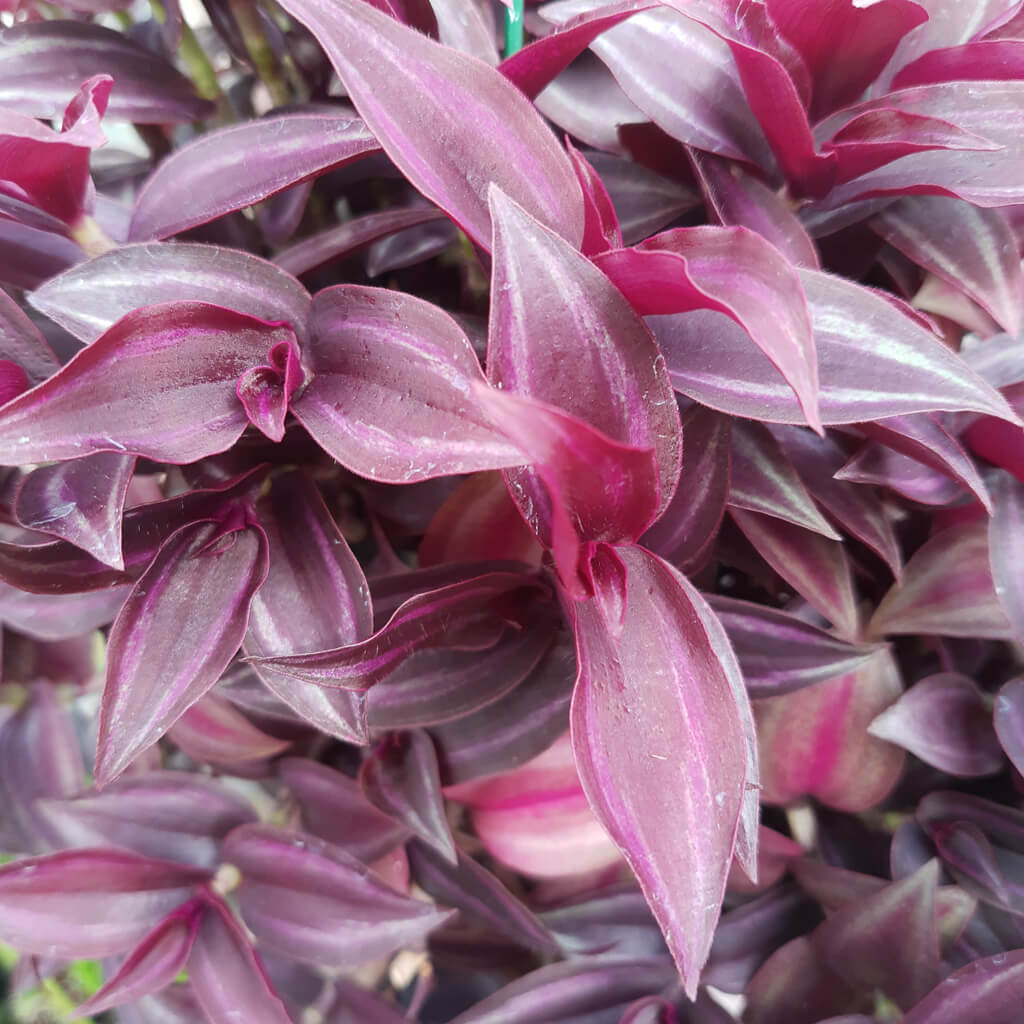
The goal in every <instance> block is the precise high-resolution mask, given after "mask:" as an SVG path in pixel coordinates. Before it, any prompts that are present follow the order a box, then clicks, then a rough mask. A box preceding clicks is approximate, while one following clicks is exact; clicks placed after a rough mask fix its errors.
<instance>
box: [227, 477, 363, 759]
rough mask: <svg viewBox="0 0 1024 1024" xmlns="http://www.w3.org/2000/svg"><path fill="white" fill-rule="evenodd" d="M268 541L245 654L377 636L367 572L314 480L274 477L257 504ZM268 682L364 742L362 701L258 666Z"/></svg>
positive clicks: (295, 705)
mask: <svg viewBox="0 0 1024 1024" xmlns="http://www.w3.org/2000/svg"><path fill="white" fill-rule="evenodd" d="M257 513H258V515H259V519H260V524H261V526H262V527H263V530H264V532H265V533H266V536H267V545H268V551H269V555H270V571H269V572H268V574H267V578H266V581H265V582H264V584H263V586H262V587H261V588H260V590H259V592H258V593H257V594H256V596H255V597H254V599H253V602H252V605H251V606H250V611H249V628H248V632H247V633H246V636H245V641H244V643H245V651H246V653H247V654H249V655H253V656H256V657H272V656H278V655H291V654H299V653H302V652H305V651H311V650H313V651H316V650H329V649H332V648H335V647H338V646H342V645H344V644H351V643H356V642H358V641H360V640H365V639H366V638H367V637H368V636H369V635H370V634H371V633H372V632H373V619H372V615H371V610H370V599H369V591H368V589H367V585H366V579H365V577H364V576H363V572H362V569H361V568H360V567H359V563H358V562H357V561H356V559H355V556H354V555H353V554H352V552H351V550H350V549H349V547H348V545H347V544H346V543H345V539H344V537H342V535H341V533H340V532H339V530H338V527H337V525H336V524H335V522H334V520H333V519H332V518H331V516H330V513H329V512H328V510H327V508H326V506H325V505H324V502H323V499H322V498H321V497H320V494H319V493H318V492H317V489H316V487H315V486H314V485H313V483H312V482H311V481H310V480H309V478H308V477H307V476H306V475H305V474H302V473H298V472H293V473H290V474H286V475H281V476H278V477H275V478H274V480H273V483H272V485H271V489H270V494H269V496H267V497H264V498H262V499H261V500H260V502H259V504H258V505H257ZM255 668H256V672H257V674H258V675H259V677H260V679H261V680H262V681H263V682H264V684H265V685H266V686H267V687H268V688H269V689H270V690H271V691H273V693H275V694H276V695H277V696H278V697H279V698H280V699H281V700H283V701H284V702H285V703H286V704H287V705H288V706H289V707H290V708H292V710H294V711H295V712H296V713H298V714H299V715H301V716H302V717H303V718H304V719H306V720H307V721H309V722H312V723H313V724H315V725H316V726H317V727H318V728H320V729H322V730H324V731H326V732H328V733H330V734H332V735H334V736H338V737H339V738H342V739H346V740H350V741H351V740H356V741H359V742H366V740H367V738H368V737H367V735H366V710H365V702H364V700H363V698H362V696H361V695H359V694H353V693H349V692H344V691H334V690H325V689H323V688H321V687H316V686H310V685H308V683H296V681H295V680H294V679H293V678H291V677H290V676H288V675H285V674H283V673H280V672H275V671H274V670H273V668H271V667H270V666H268V665H256V666H255Z"/></svg>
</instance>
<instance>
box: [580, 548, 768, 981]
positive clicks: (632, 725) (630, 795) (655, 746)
mask: <svg viewBox="0 0 1024 1024" xmlns="http://www.w3.org/2000/svg"><path fill="white" fill-rule="evenodd" d="M619 556H620V558H621V559H622V561H623V562H624V564H625V566H626V570H627V573H628V576H627V579H628V585H629V590H628V596H627V600H626V607H625V616H624V621H623V626H622V631H621V634H620V635H619V636H618V637H616V636H615V635H614V634H613V633H611V632H610V631H609V629H608V627H607V625H606V620H605V616H604V615H603V614H602V611H601V609H600V606H601V604H602V602H603V601H604V600H605V595H603V594H601V593H599V594H598V595H597V596H596V597H595V599H594V600H593V601H589V602H580V603H577V605H576V606H575V616H576V636H577V645H578V657H579V661H580V675H579V680H578V682H577V689H576V693H575V695H574V698H573V706H572V737H573V749H574V751H575V754H576V762H577V767H578V768H579V772H580V780H581V782H582V784H583V789H584V792H585V793H586V794H587V799H588V800H589V801H590V804H591V807H592V808H593V809H594V812H595V813H596V814H597V816H598V819H599V820H600V821H601V823H602V824H603V825H604V826H605V828H606V829H607V830H608V832H609V834H610V835H611V837H612V839H613V840H614V841H615V843H616V845H617V846H618V847H619V849H620V850H621V851H622V853H623V855H624V856H625V858H626V860H627V862H628V863H629V864H630V866H631V868H632V869H633V870H634V871H635V872H636V874H637V877H638V879H639V881H640V885H641V888H642V889H643V890H644V895H645V896H646V898H647V901H648V903H649V904H650V905H651V909H652V911H653V913H654V915H655V917H656V918H657V919H658V923H659V925H660V926H661V928H662V931H663V932H664V934H665V936H666V940H667V942H668V944H669V948H670V949H671V950H672V953H673V956H674V957H675V960H676V963H677V965H678V967H679V969H680V971H681V972H682V975H683V981H684V984H685V985H686V988H687V991H688V993H689V994H690V995H691V997H692V995H693V994H695V993H696V988H697V979H698V977H699V972H700V969H701V967H702V966H703V964H704V961H705V960H706V958H707V952H708V949H709V947H710V944H711V937H712V935H713V933H714V926H715V924H716V922H717V920H718V914H719V910H720V906H721V899H722V893H723V891H724V888H725V875H726V869H727V866H728V862H729V860H730V858H731V855H732V851H733V847H734V844H735V842H736V829H737V824H738V822H739V818H740V812H741V805H742V803H743V801H744V796H745V788H746V786H747V785H748V784H751V785H754V784H755V780H756V762H755V767H754V774H751V770H750V767H749V766H748V757H747V752H746V741H745V739H744V715H743V711H742V709H741V704H742V703H745V697H743V696H742V695H740V694H737V693H736V692H735V688H734V686H733V684H732V683H731V682H730V680H729V672H730V669H732V670H733V671H735V668H734V666H726V665H725V664H723V659H724V658H729V659H730V660H731V652H730V651H729V649H728V646H727V645H723V646H719V645H718V644H716V642H715V639H716V638H715V637H714V636H712V635H709V630H708V627H707V624H706V623H707V620H712V621H713V615H712V613H711V612H710V610H709V609H707V607H706V606H705V605H704V604H703V602H702V601H701V599H700V597H699V596H698V595H697V593H696V591H694V590H693V588H692V587H691V586H690V585H689V584H688V583H687V582H686V580H685V578H684V577H683V576H681V575H680V574H679V573H677V572H676V571H675V570H673V569H672V568H671V567H670V566H668V565H667V564H666V563H664V562H662V561H660V560H659V559H657V558H655V557H654V556H652V555H650V554H648V553H646V552H644V551H643V550H642V549H640V548H622V549H619ZM719 628H720V627H719ZM723 636H724V634H723ZM735 674H736V676H737V677H738V675H739V673H738V671H735ZM670 794H671V795H670ZM666 815H668V817H667V818H666ZM678 835H687V836H689V837H690V838H689V840H688V842H687V843H685V844H680V843H679V842H677V841H676V837H677V836H678Z"/></svg>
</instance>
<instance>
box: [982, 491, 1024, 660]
mask: <svg viewBox="0 0 1024 1024" xmlns="http://www.w3.org/2000/svg"><path fill="white" fill-rule="evenodd" d="M993 490H994V494H993V504H994V506H995V507H994V510H993V515H992V519H991V520H990V521H989V564H990V567H991V569H992V580H993V583H994V584H995V591H996V595H997V597H998V598H999V603H1000V604H1001V605H1002V607H1003V611H1004V612H1005V613H1006V617H1007V618H1008V619H1009V620H1010V625H1011V627H1012V629H1013V631H1014V632H1015V633H1016V635H1017V639H1018V640H1021V639H1024V482H1022V481H1018V480H1014V479H1013V477H1011V476H1010V475H1009V474H1008V473H1000V474H999V476H998V477H997V478H996V484H995V487H994V489H993Z"/></svg>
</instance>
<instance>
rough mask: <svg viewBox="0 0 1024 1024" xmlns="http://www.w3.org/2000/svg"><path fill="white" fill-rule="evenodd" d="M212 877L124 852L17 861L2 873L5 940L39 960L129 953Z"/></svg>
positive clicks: (0, 932) (0, 933)
mask: <svg viewBox="0 0 1024 1024" xmlns="http://www.w3.org/2000/svg"><path fill="white" fill-rule="evenodd" d="M208 877H209V875H208V873H207V872H205V871H200V870H198V869H197V868H191V867H185V866H183V865H181V864H171V863H169V862H167V861H162V860H151V859H149V858H148V857H140V856H138V855H137V854H134V853H128V852H126V851H122V850H103V849H98V850H68V851H66V852H64V853H55V854H51V855H50V856H48V857H29V858H25V859H24V860H18V861H15V862H14V863H12V864H7V865H5V866H4V867H2V868H0V909H2V911H3V913H2V914H0V938H2V939H3V941H4V942H6V943H9V944H10V945H12V946H14V947H15V948H16V949H18V950H20V951H21V952H23V953H35V954H36V955H38V956H56V957H62V958H66V959H71V958H78V957H98V956H112V955H114V954H115V953H124V952H127V950H129V949H131V947H132V946H134V945H135V943H136V942H138V941H139V940H140V939H142V938H143V937H144V936H145V935H146V933H147V932H148V931H149V930H150V928H152V927H153V925H155V924H156V923H157V921H159V920H160V919H161V918H162V917H163V916H164V915H165V914H167V913H168V912H169V911H171V910H173V909H174V908H175V907H176V906H178V905H179V904H180V903H183V902H184V901H185V900H186V899H187V898H188V895H189V890H190V889H191V888H192V887H193V886H196V885H199V884H201V883H202V882H204V881H206V879H207V878H208Z"/></svg>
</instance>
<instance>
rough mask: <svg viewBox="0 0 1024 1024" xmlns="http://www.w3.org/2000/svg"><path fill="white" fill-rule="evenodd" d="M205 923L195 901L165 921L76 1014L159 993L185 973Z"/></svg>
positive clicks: (94, 1012)
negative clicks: (198, 933) (202, 921)
mask: <svg viewBox="0 0 1024 1024" xmlns="http://www.w3.org/2000/svg"><path fill="white" fill-rule="evenodd" d="M201 919H202V904H201V903H199V902H198V901H192V902H191V903H187V904H185V906H183V907H181V908H180V909H178V910H176V911H175V912H174V913H172V914H170V915H168V916H167V917H165V918H164V919H163V920H162V921H161V922H160V923H159V924H158V925H157V926H156V927H155V928H154V929H153V930H152V931H151V932H150V933H149V934H148V935H147V936H146V937H145V938H144V939H143V940H142V941H141V942H140V943H139V944H138V946H136V947H135V949H133V950H132V952H131V954H130V955H129V956H128V957H127V958H126V959H125V961H124V963H123V964H122V965H121V966H120V968H118V971H117V973H116V974H115V975H114V976H113V977H112V978H111V979H110V980H109V981H108V982H107V983H106V984H105V985H104V986H103V987H102V988H101V989H100V990H99V991H98V992H97V993H96V994H95V995H93V996H92V997H91V998H89V999H87V1000H86V1001H85V1002H84V1003H82V1004H81V1006H79V1007H78V1009H77V1010H76V1011H75V1016H76V1017H85V1016H92V1015H93V1014H98V1013H102V1012H103V1011H104V1010H110V1009H112V1008H113V1007H115V1006H121V1005H122V1004H124V1003H132V1002H135V1000H137V999H141V998H143V997H144V996H148V995H152V994H153V993H154V992H159V991H160V990H161V989H162V988H165V987H166V986H167V985H170V984H171V982H172V981H174V979H175V978H176V977H177V976H178V975H179V974H180V973H181V972H182V970H184V968H185V964H186V963H187V962H188V956H189V953H191V952H192V944H193V943H194V942H195V938H196V934H197V932H198V931H199V924H200V921H201Z"/></svg>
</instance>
